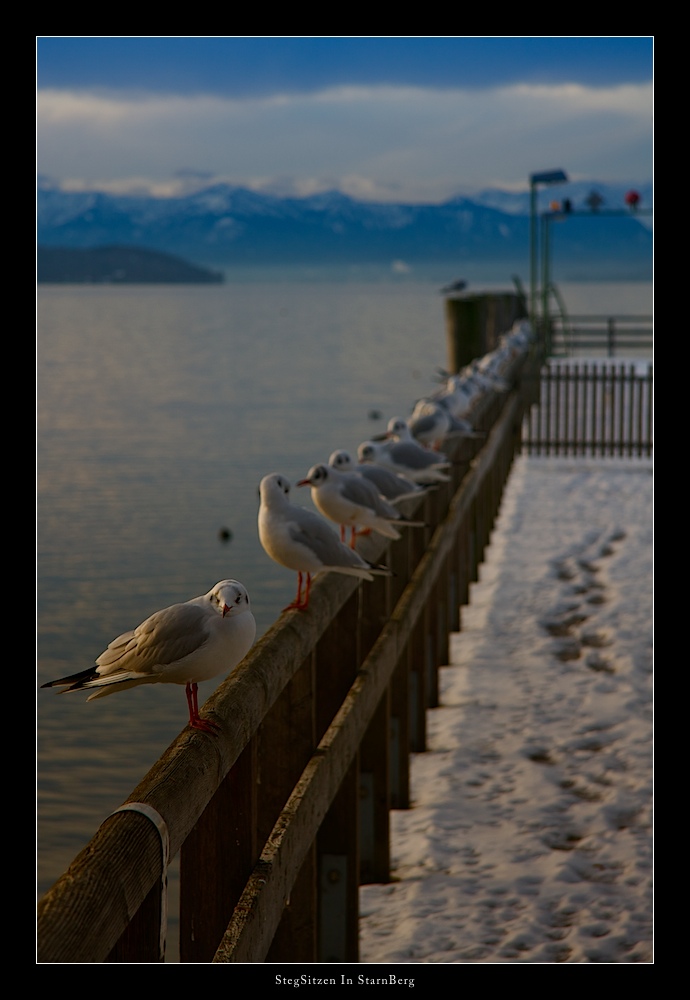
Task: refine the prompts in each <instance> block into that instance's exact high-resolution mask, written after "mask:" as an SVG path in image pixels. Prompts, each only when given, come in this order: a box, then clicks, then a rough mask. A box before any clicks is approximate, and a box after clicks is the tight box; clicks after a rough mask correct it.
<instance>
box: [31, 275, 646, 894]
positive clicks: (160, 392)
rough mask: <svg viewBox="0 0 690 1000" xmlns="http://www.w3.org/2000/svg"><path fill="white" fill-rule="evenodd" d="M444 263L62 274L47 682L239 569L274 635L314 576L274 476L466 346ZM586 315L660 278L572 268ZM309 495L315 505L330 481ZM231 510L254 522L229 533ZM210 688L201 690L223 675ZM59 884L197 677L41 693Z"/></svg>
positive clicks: (362, 423) (44, 514) (43, 615)
mask: <svg viewBox="0 0 690 1000" xmlns="http://www.w3.org/2000/svg"><path fill="white" fill-rule="evenodd" d="M446 279H447V275H445V274H441V275H440V276H439V278H438V280H437V281H435V282H432V281H429V282H424V281H420V280H417V281H412V280H408V281H403V280H401V281H395V280H392V279H391V280H387V281H383V282H380V283H377V282H372V281H370V282H360V283H356V282H350V283H337V282H330V281H305V280H302V281H295V282H289V281H261V280H253V281H251V282H244V283H242V282H233V283H228V284H226V285H222V286H218V287H215V286H210V287H203V286H196V287H195V286H187V287H175V286H158V287H141V288H137V287H131V286H130V287H120V288H117V287H68V286H41V287H40V289H39V293H38V595H39V597H38V683H39V684H41V683H44V682H45V681H47V680H51V679H53V678H55V677H58V676H62V675H64V674H67V673H71V672H74V671H77V670H82V669H85V668H86V667H88V666H90V665H91V664H92V663H93V661H94V658H95V657H96V656H97V655H98V654H99V653H100V652H101V651H102V650H103V649H104V648H105V647H106V646H107V644H108V642H109V641H110V640H111V639H113V638H114V637H115V636H116V635H118V634H119V633H120V632H123V631H125V630H127V629H129V628H132V627H134V626H135V625H136V624H138V623H139V622H141V621H143V619H144V618H146V617H147V616H148V615H149V614H151V613H152V612H153V611H156V610H158V609H159V608H162V607H165V606H167V605H169V604H173V603H175V602H176V601H183V600H188V599H189V598H191V597H194V596H196V595H197V594H200V593H204V592H206V591H207V590H208V589H210V587H211V586H212V585H213V584H214V583H216V582H217V581H218V580H220V579H223V578H224V577H236V578H237V579H240V580H241V581H242V582H243V583H244V584H245V585H246V586H247V588H248V590H249V593H250V596H251V598H252V604H253V608H254V613H255V616H256V619H257V624H258V628H259V634H262V633H263V632H265V631H266V629H267V628H268V627H269V626H270V625H271V624H272V622H273V621H274V620H275V619H276V617H277V616H278V614H279V613H280V609H281V608H282V607H284V606H285V604H287V603H288V602H289V601H290V600H291V599H292V597H293V596H294V590H295V583H296V580H295V574H292V573H290V572H288V571H287V570H284V569H282V568H280V567H278V566H276V565H275V564H274V563H272V562H271V560H270V559H269V558H268V556H267V555H266V554H265V553H264V552H263V549H262V548H261V546H260V545H259V541H258V537H257V530H256V515H257V511H258V493H257V489H258V484H259V481H260V479H261V477H262V476H264V475H266V474H267V473H269V472H281V473H283V474H284V475H286V476H287V477H288V478H289V479H290V480H291V481H292V482H293V483H294V482H296V480H297V479H299V478H301V477H303V476H304V475H305V474H306V472H307V471H308V469H309V468H310V466H311V465H313V464H315V463H316V462H323V461H326V460H327V459H328V456H329V455H330V453H331V452H332V451H333V450H335V449H336V448H347V449H349V450H351V451H356V448H357V445H358V444H359V442H360V441H362V440H364V439H366V438H368V437H370V436H371V434H372V433H378V432H379V431H380V430H382V427H383V423H382V421H381V420H378V421H377V420H374V419H373V418H372V416H371V414H372V413H373V412H375V411H378V412H380V414H381V415H382V417H383V420H387V419H388V418H389V417H390V416H395V415H402V416H406V415H407V414H408V413H409V411H410V409H411V406H412V404H413V402H414V400H415V399H416V398H417V397H418V396H421V395H424V394H426V393H427V392H429V391H430V390H431V389H432V388H433V387H434V386H435V384H436V383H435V382H434V379H433V375H434V371H435V369H436V367H437V366H441V367H443V366H444V365H445V363H446V349H445V321H444V310H443V299H442V297H441V296H440V295H439V292H438V288H439V286H440V285H441V284H443V282H444V281H445V280H446ZM560 290H561V293H562V295H563V296H564V298H565V300H566V303H567V305H568V307H569V309H570V311H571V312H573V313H578V312H590V313H598V312H600V311H602V310H606V311H611V312H618V313H626V312H627V313H651V310H652V305H651V287H650V286H649V285H648V284H635V285H615V286H611V285H583V286H576V285H573V286H568V285H563V286H561V289H560ZM294 494H296V497H295V498H296V499H297V500H298V501H299V502H301V503H303V504H304V506H311V501H310V498H309V495H308V493H306V492H303V491H301V490H297V489H296V488H295V490H294ZM221 529H229V531H230V532H231V533H232V537H231V539H230V541H227V542H224V541H222V540H221V537H220V532H221ZM221 680H222V678H218V680H217V681H214V682H209V683H207V684H205V685H203V686H202V689H201V691H200V702H201V701H205V700H206V698H207V697H208V696H209V695H210V694H211V692H212V691H213V689H214V686H215V685H216V684H217V683H220V681H221ZM37 719H38V891H39V895H41V894H42V893H43V892H45V890H46V889H47V888H49V887H50V885H51V884H52V883H53V882H54V881H55V879H56V878H58V877H59V876H60V874H61V873H62V872H63V871H64V870H65V868H66V867H67V866H68V865H69V863H70V862H71V861H72V859H73V858H74V856H75V855H76V853H77V852H78V851H79V850H80V849H81V847H82V846H84V844H85V843H86V842H87V841H88V840H89V839H90V838H91V836H92V835H93V834H94V833H95V831H96V829H97V827H98V826H99V824H100V823H101V822H102V821H103V820H104V819H105V818H106V816H108V815H109V813H110V812H112V810H113V809H115V808H116V807H117V806H118V805H120V804H121V803H122V801H123V800H124V799H125V798H126V797H127V796H128V795H129V793H130V792H131V790H132V789H133V788H134V786H135V785H136V784H137V783H138V782H139V780H140V779H141V778H142V777H143V776H144V774H145V773H146V771H147V770H148V768H149V767H150V766H151V765H152V764H153V763H154V762H155V761H156V760H157V758H158V757H159V756H160V754H161V753H162V752H163V751H164V750H165V748H166V747H167V746H168V744H169V743H170V742H171V740H172V739H174V737H175V736H176V735H177V734H178V733H179V732H180V730H181V729H182V728H183V727H184V725H185V724H186V720H187V705H186V700H185V697H184V689H183V688H182V687H179V686H177V685H152V686H151V687H142V688H139V689H134V690H132V691H127V692H124V693H123V694H120V695H116V696H115V697H112V698H105V699H103V700H98V701H96V702H92V703H90V704H88V705H86V704H85V696H84V695H81V694H75V695H70V696H68V697H57V696H56V694H55V691H53V690H46V691H39V692H38V695H37Z"/></svg>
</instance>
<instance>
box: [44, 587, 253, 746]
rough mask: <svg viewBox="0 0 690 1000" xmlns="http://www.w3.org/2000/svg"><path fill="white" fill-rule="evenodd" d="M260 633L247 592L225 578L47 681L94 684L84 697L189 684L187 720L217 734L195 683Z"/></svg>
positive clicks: (235, 658)
mask: <svg viewBox="0 0 690 1000" xmlns="http://www.w3.org/2000/svg"><path fill="white" fill-rule="evenodd" d="M255 636H256V622H255V621H254V615H253V614H252V612H251V606H250V603H249V594H248V593H247V591H246V589H245V587H244V586H243V585H242V584H241V583H239V582H238V581H237V580H221V581H220V583H217V584H216V585H215V587H214V588H213V589H212V590H209V592H208V594H204V595H203V597H194V598H192V600H191V601H185V602H184V603H182V604H173V605H171V606H170V607H169V608H163V610H162V611H156V612H154V614H152V615H151V616H150V618H147V619H146V621H144V622H142V623H141V625H138V626H137V627H136V628H135V629H132V630H131V631H130V632H123V634H122V635H120V636H118V637H117V639H113V641H112V642H111V643H110V645H109V646H108V648H107V649H106V650H105V652H103V653H101V655H100V656H99V657H98V659H97V660H96V666H95V667H89V668H88V669H87V670H82V671H81V672H80V673H76V674H71V675H70V676H69V677H61V678H60V679H59V680H55V681H49V682H48V683H47V684H43V685H42V687H64V688H65V690H64V691H62V692H60V693H61V694H67V693H68V692H69V691H84V690H91V689H92V688H94V689H95V690H94V692H93V694H90V695H89V697H88V698H87V699H86V700H87V701H93V699H94V698H104V697H105V696H106V695H108V694H115V692H117V691H125V690H126V689H127V688H132V687H137V686H138V685H139V684H185V685H186V695H187V705H188V707H189V724H190V726H191V727H192V729H200V730H201V731H202V732H206V733H214V732H215V731H216V730H217V729H218V726H217V724H216V723H215V722H210V721H209V720H207V719H202V718H200V716H199V704H198V694H197V685H198V683H199V682H200V681H208V680H211V678H212V677H215V676H216V675H217V674H220V673H221V672H222V671H225V670H228V669H232V668H234V667H236V666H237V664H238V663H239V662H240V660H242V659H243V657H244V656H245V655H246V654H247V653H248V652H249V650H250V649H251V646H252V643H253V642H254V638H255Z"/></svg>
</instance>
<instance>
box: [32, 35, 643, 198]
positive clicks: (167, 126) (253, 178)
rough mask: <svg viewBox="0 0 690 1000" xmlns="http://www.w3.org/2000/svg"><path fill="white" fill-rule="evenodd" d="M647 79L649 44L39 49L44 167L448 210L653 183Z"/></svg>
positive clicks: (447, 39)
mask: <svg viewBox="0 0 690 1000" xmlns="http://www.w3.org/2000/svg"><path fill="white" fill-rule="evenodd" d="M652 79H653V38H652V37H651V36H644V37H625V36H620V37H614V36H611V37H602V36H600V37H585V36H555V37H543V36H534V37H521V36H515V37H512V36H511V37H502V36H496V37H493V36H490V37H487V36H484V37H467V36H463V37H453V36H443V37H427V36H417V37H385V36H377V37H329V36H323V37H239V36H219V37H215V36H211V37H191V36H190V37H83V36H82V37H60V36H38V37H37V163H38V170H39V172H40V173H41V174H43V175H46V176H48V177H50V178H51V179H52V180H53V181H54V182H55V183H58V184H59V185H60V186H62V187H63V188H66V189H70V190H80V189H100V190H109V191H113V192H121V193H128V192H132V193H140V192H143V191H147V192H152V193H155V194H158V195H160V196H166V195H171V194H176V193H181V192H183V191H185V190H190V189H191V188H193V187H194V186H198V185H199V184H204V183H208V182H210V181H214V180H222V181H227V182H229V183H232V184H238V185H242V186H246V187H249V188H252V189H254V190H263V191H268V192H272V193H276V194H281V195H286V194H293V195H306V194H311V193H314V192H317V191H322V190H329V189H337V190H341V191H343V192H345V193H347V194H350V195H352V196H353V197H357V198H363V199H368V200H372V199H375V200H381V201H407V202H440V201H443V200H445V199H447V198H450V197H452V196H453V195H455V194H457V193H471V192H472V191H474V190H481V189H483V188H486V187H491V186H501V187H507V188H511V189H514V190H521V189H524V188H525V187H526V184H527V177H528V175H529V173H531V172H533V171H535V170H536V171H538V170H546V169H550V168H552V167H562V168H564V169H565V170H567V172H568V174H569V176H570V177H571V178H572V179H574V180H578V179H582V180H592V181H599V182H604V181H617V182H623V183H626V184H627V183H630V184H641V183H643V182H646V181H649V180H651V177H652V163H653V160H652V157H653V86H652Z"/></svg>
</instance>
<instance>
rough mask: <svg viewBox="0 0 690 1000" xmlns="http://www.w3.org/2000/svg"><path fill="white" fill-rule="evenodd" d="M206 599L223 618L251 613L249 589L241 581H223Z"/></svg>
mask: <svg viewBox="0 0 690 1000" xmlns="http://www.w3.org/2000/svg"><path fill="white" fill-rule="evenodd" d="M206 597H207V598H208V600H209V601H210V602H211V603H212V604H213V605H214V607H216V608H217V610H218V612H219V613H220V614H221V615H222V617H223V618H227V617H233V616H236V615H241V614H242V613H243V612H244V611H251V604H250V602H249V594H248V593H247V588H246V587H245V586H244V584H242V583H240V582H239V580H221V581H220V583H217V584H216V585H215V587H214V588H213V590H210V591H209V592H208V594H207V595H206Z"/></svg>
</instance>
